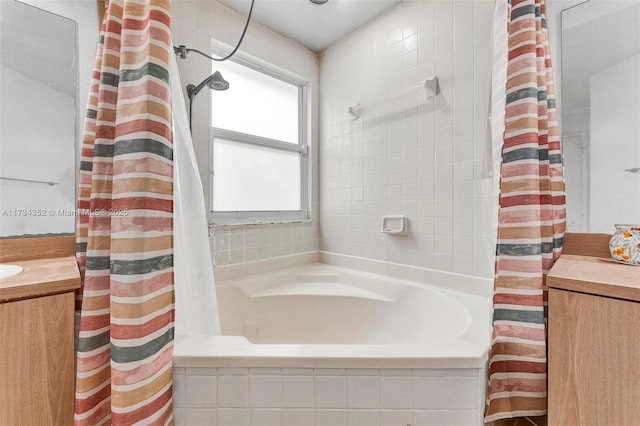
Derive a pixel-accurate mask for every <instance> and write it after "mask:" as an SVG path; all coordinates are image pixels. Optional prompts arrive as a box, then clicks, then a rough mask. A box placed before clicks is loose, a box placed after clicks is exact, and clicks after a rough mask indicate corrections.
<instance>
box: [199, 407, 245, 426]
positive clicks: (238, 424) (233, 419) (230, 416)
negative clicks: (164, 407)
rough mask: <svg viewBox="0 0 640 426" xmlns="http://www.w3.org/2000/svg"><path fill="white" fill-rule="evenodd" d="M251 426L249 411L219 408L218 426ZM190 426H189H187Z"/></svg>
mask: <svg viewBox="0 0 640 426" xmlns="http://www.w3.org/2000/svg"><path fill="white" fill-rule="evenodd" d="M250 424H251V421H250V416H249V410H247V409H244V408H243V409H238V408H219V409H218V425H219V426H248V425H250ZM188 426H191V425H188Z"/></svg>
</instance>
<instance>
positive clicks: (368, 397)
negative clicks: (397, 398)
mask: <svg viewBox="0 0 640 426" xmlns="http://www.w3.org/2000/svg"><path fill="white" fill-rule="evenodd" d="M379 389H380V381H379V378H378V377H373V376H369V377H368V376H349V377H348V378H347V407H349V408H378V403H379V399H380V391H379Z"/></svg>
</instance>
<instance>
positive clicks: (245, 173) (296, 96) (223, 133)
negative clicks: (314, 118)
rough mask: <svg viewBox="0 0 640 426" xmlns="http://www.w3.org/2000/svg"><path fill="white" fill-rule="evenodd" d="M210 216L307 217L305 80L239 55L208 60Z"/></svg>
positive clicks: (217, 219) (228, 219) (232, 219)
mask: <svg viewBox="0 0 640 426" xmlns="http://www.w3.org/2000/svg"><path fill="white" fill-rule="evenodd" d="M213 71H220V72H221V73H222V76H223V77H224V79H225V80H227V81H228V82H229V89H228V90H225V91H216V92H213V93H212V95H211V99H212V101H211V102H212V108H211V126H212V129H211V134H212V149H211V155H212V161H211V169H212V173H211V180H212V184H211V221H212V222H213V223H251V222H258V221H262V222H273V221H275V222H277V221H288V220H306V219H308V218H309V215H308V204H309V200H308V185H307V182H308V161H307V142H306V129H305V123H306V96H307V95H306V86H305V83H304V82H301V81H297V80H295V79H292V78H289V77H287V76H284V75H282V74H280V73H278V72H275V71H273V70H270V69H268V68H266V67H264V66H260V65H256V64H255V63H253V62H250V61H246V60H244V59H237V58H235V57H234V58H232V59H230V60H228V61H224V62H214V63H213Z"/></svg>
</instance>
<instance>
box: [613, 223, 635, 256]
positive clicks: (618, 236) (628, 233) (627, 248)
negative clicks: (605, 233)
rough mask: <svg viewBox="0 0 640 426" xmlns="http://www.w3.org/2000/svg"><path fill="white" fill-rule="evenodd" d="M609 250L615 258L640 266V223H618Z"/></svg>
mask: <svg viewBox="0 0 640 426" xmlns="http://www.w3.org/2000/svg"><path fill="white" fill-rule="evenodd" d="M609 250H610V251H611V257H613V259H614V260H617V261H618V262H622V263H627V264H629V265H635V266H640V225H616V233H615V234H613V236H612V237H611V240H610V241H609Z"/></svg>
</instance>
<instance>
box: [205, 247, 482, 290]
mask: <svg viewBox="0 0 640 426" xmlns="http://www.w3.org/2000/svg"><path fill="white" fill-rule="evenodd" d="M314 263H322V264H326V265H330V266H337V267H341V268H345V269H350V270H355V271H360V272H363V273H370V274H375V275H381V276H384V277H388V278H394V279H399V280H403V281H411V282H414V283H426V284H428V285H431V286H434V287H440V288H444V289H446V290H453V291H458V292H461V293H467V294H472V295H476V296H480V297H486V298H491V297H493V279H491V278H482V277H476V276H472V275H463V274H458V273H455V272H448V271H440V270H437V269H427V268H422V267H418V266H410V265H404V264H401V263H393V262H385V261H381V260H373V259H368V258H364V257H357V256H349V255H344V254H337V253H330V252H326V251H312V252H306V253H299V254H293V255H288V256H280V257H275V258H269V259H263V260H256V261H252V262H245V263H240V264H236V265H226V266H218V267H215V268H214V277H215V282H216V285H223V284H225V283H227V282H228V281H233V280H238V279H242V278H247V277H250V276H253V275H258V274H265V273H272V272H278V271H281V270H283V269H290V268H294V267H300V266H305V265H309V264H314ZM452 278H453V279H452ZM448 279H449V280H448Z"/></svg>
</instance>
